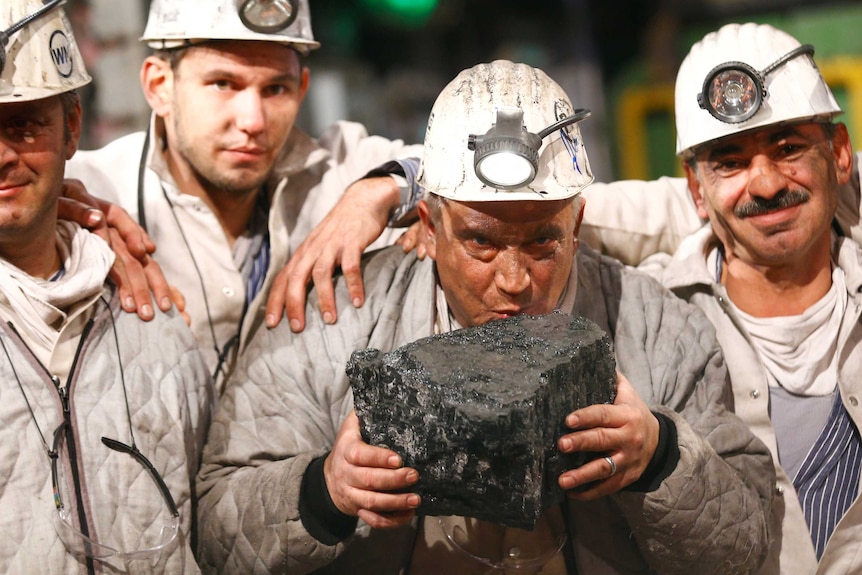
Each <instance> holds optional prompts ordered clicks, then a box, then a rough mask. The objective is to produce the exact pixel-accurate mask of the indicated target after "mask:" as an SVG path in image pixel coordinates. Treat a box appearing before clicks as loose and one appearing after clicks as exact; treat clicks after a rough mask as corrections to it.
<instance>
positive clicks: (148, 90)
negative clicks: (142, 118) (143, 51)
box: [141, 56, 174, 118]
mask: <svg viewBox="0 0 862 575" xmlns="http://www.w3.org/2000/svg"><path fill="white" fill-rule="evenodd" d="M141 89H142V90H143V92H144V97H145V98H146V99H147V103H148V104H149V105H150V108H152V109H153V112H155V114H156V115H157V116H160V117H162V118H163V117H165V116H166V115H167V114H168V113H169V112H170V109H171V103H172V102H173V95H174V93H173V92H174V71H173V70H172V69H171V65H170V63H168V62H166V61H164V60H162V59H161V58H156V57H155V56H149V57H147V59H146V60H144V63H143V64H142V65H141Z"/></svg>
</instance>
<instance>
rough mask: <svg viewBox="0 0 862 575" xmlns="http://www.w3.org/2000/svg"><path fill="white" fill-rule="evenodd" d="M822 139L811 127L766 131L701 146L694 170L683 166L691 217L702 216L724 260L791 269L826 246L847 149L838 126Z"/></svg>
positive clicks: (846, 168) (845, 173) (848, 159)
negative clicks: (721, 248)
mask: <svg viewBox="0 0 862 575" xmlns="http://www.w3.org/2000/svg"><path fill="white" fill-rule="evenodd" d="M827 134H828V132H827V130H826V129H825V128H824V126H823V125H821V124H818V123H813V122H808V123H800V124H791V125H785V126H772V127H766V128H762V129H760V130H754V131H752V132H749V133H745V134H740V135H738V136H733V137H730V138H724V139H722V140H720V141H718V142H717V143H715V144H714V145H711V146H705V149H703V150H700V151H698V153H697V155H696V158H695V168H696V171H695V169H692V167H691V166H689V165H686V166H685V168H686V175H687V177H688V183H689V188H690V189H691V191H692V195H693V196H694V199H695V202H696V203H697V206H698V212H699V214H700V216H701V217H708V218H709V220H710V222H711V223H712V226H713V229H714V230H715V233H716V235H717V236H718V238H719V239H720V240H721V242H722V243H723V244H724V248H725V255H726V257H727V258H728V261H730V260H732V259H733V258H739V259H741V260H743V261H744V262H745V263H747V264H748V265H750V266H767V267H780V266H792V265H798V264H800V263H801V262H804V261H806V259H807V258H808V256H809V255H810V254H812V250H822V249H823V247H824V246H829V238H830V233H831V232H830V227H831V223H832V219H833V216H834V215H835V209H836V206H837V202H838V192H837V187H838V186H839V185H841V184H843V183H846V182H847V180H848V178H849V177H850V169H851V164H852V150H851V148H850V140H849V137H848V135H847V130H846V128H845V127H844V126H843V125H842V124H838V125H836V126H835V133H834V136H833V137H831V138H830V137H829V136H828V135H827ZM826 249H827V250H828V247H826ZM827 253H828V252H827Z"/></svg>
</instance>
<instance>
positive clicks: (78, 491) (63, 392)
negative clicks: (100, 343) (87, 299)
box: [51, 318, 96, 575]
mask: <svg viewBox="0 0 862 575" xmlns="http://www.w3.org/2000/svg"><path fill="white" fill-rule="evenodd" d="M94 323H95V322H94V320H93V318H90V319H89V320H88V321H87V324H86V325H85V326H84V331H83V332H81V339H79V340H78V349H76V350H75V359H73V360H72V368H71V369H70V370H69V377H68V378H67V379H66V386H65V387H61V386H60V378H59V377H57V376H56V375H52V376H51V380H52V381H53V382H54V385H55V386H56V388H57V393H59V394H60V401H61V402H62V403H63V420H64V421H65V422H66V447H67V449H68V450H69V461H70V463H71V466H72V482H73V483H74V484H75V502H76V504H77V507H78V523H79V524H80V528H81V533H82V534H83V535H85V536H86V537H87V538H89V537H90V529H89V526H88V523H87V514H86V512H85V511H84V497H83V489H82V488H81V476H80V474H79V473H78V464H79V461H78V451H77V448H76V447H75V433H74V430H73V428H72V412H71V410H70V409H69V400H70V397H69V388H70V387H71V385H72V381H73V380H74V378H75V374H76V372H77V369H78V360H79V359H80V357H81V350H82V349H83V348H84V342H85V341H86V340H87V336H89V335H90V331H91V330H92V329H93V324H94ZM86 562H87V573H90V574H92V575H95V573H96V566H95V562H94V560H93V558H92V557H86Z"/></svg>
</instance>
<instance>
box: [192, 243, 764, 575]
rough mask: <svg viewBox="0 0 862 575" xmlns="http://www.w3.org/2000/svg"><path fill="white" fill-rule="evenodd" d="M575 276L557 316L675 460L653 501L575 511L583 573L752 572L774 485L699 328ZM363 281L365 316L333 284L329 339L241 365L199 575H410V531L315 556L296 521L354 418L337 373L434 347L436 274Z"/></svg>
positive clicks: (395, 252)
mask: <svg viewBox="0 0 862 575" xmlns="http://www.w3.org/2000/svg"><path fill="white" fill-rule="evenodd" d="M576 265H577V266H578V273H577V295H576V300H575V305H574V309H573V310H567V311H571V312H573V313H575V314H578V315H583V316H586V317H588V318H590V319H592V320H593V321H595V322H596V323H597V324H598V325H599V326H601V327H602V328H603V329H605V330H606V331H607V332H608V333H609V335H610V336H611V338H612V340H613V342H614V346H615V353H616V358H617V361H618V368H619V370H620V371H621V372H622V373H623V374H625V375H626V376H627V377H628V379H629V380H630V381H631V383H632V385H633V386H634V388H635V389H636V390H637V392H638V394H639V395H640V396H641V397H642V398H643V399H644V401H645V402H646V403H647V404H648V405H650V406H651V408H652V409H654V410H656V411H660V412H661V413H663V414H666V415H667V416H668V417H670V418H671V419H672V420H673V422H674V423H675V425H676V428H677V431H678V443H679V450H680V454H681V455H680V460H679V463H678V465H677V467H676V469H675V470H674V471H673V473H672V474H671V475H670V476H669V477H667V478H666V479H665V480H664V481H663V482H662V483H661V485H660V486H659V488H658V489H657V490H655V491H652V492H649V493H635V492H620V493H616V494H614V495H612V496H609V497H605V498H602V499H600V500H598V501H595V502H592V503H578V502H573V501H570V502H569V504H568V508H567V511H568V514H567V516H566V519H567V522H568V532H569V533H570V534H571V535H572V536H573V537H572V547H573V552H574V556H575V558H576V561H577V569H578V572H579V573H588V574H591V575H602V574H609V573H648V572H649V573H652V572H656V573H664V574H671V573H675V574H680V575H682V574H686V575H690V574H691V573H727V574H731V573H732V574H739V573H750V572H753V570H754V569H756V568H757V567H758V566H759V565H760V562H761V560H762V558H763V556H764V554H765V552H766V548H767V546H768V541H767V515H768V513H769V508H770V501H771V498H772V492H773V489H772V488H773V482H774V472H773V469H772V463H771V460H770V457H769V454H768V451H767V449H766V448H765V446H763V445H762V444H761V443H760V442H759V441H757V440H756V439H755V438H754V437H753V435H752V434H751V432H750V431H749V430H748V429H747V428H746V427H745V425H744V424H743V423H742V422H741V421H740V420H739V419H738V418H737V417H736V416H734V415H732V414H730V413H729V412H728V411H727V410H726V409H725V403H726V402H728V401H729V400H730V395H729V394H730V389H729V387H728V386H727V380H726V371H725V367H724V364H723V359H722V356H721V354H720V353H719V351H718V344H717V342H716V340H715V336H714V332H713V329H712V327H711V326H710V325H709V322H708V320H707V319H706V318H705V317H704V316H703V315H702V314H701V313H700V312H699V311H698V310H697V309H695V308H693V307H691V306H689V305H688V304H686V303H685V302H683V301H681V300H679V299H677V298H675V297H673V296H672V295H671V294H670V293H669V292H667V291H666V290H664V289H663V288H661V286H659V285H658V284H657V283H656V282H654V281H652V280H651V279H649V278H647V277H646V276H644V275H642V274H639V273H637V272H634V271H632V270H630V269H628V268H625V267H624V266H622V265H621V264H619V262H616V261H614V260H610V259H607V258H601V257H600V256H598V255H597V254H596V253H595V252H593V251H592V250H590V249H589V248H583V249H581V250H579V251H578V255H577V258H576ZM364 277H365V282H366V293H367V296H368V297H367V300H366V303H365V305H364V306H363V307H362V308H360V309H355V308H353V307H352V306H350V305H345V304H347V302H348V294H347V290H346V287H345V285H344V282H343V280H339V283H338V285H337V290H336V293H337V296H338V303H339V305H340V306H341V307H340V308H339V309H343V310H344V312H342V315H341V316H340V317H339V320H338V323H337V324H335V325H331V326H324V325H322V323H321V322H320V321H319V320H318V319H316V318H315V319H313V320H311V322H310V324H309V326H308V327H307V328H306V330H305V331H304V332H302V333H301V334H292V333H291V332H290V330H289V329H287V328H286V327H285V328H282V327H281V326H280V327H279V328H278V329H275V330H260V331H258V333H257V334H256V336H255V339H254V341H253V342H252V343H251V344H250V345H249V348H248V349H247V351H246V353H245V354H244V357H243V358H242V360H241V365H240V368H239V369H238V372H237V374H236V377H235V378H234V379H232V380H231V382H230V384H229V385H228V388H227V390H226V393H225V395H224V396H223V398H222V400H221V403H220V406H219V409H218V413H217V415H216V417H215V418H214V423H213V426H212V430H211V433H210V437H209V440H208V445H207V448H206V449H205V455H204V462H203V464H202V469H201V474H200V477H199V481H198V486H199V494H200V496H201V499H200V505H199V514H200V518H201V529H202V531H201V539H200V553H199V559H200V561H201V566H202V569H203V570H204V571H205V572H210V573H250V572H256V573H293V574H299V573H308V572H311V571H314V570H315V569H318V568H323V567H326V566H328V568H327V569H324V571H325V572H330V573H352V574H362V573H374V574H396V573H404V572H406V569H407V568H408V565H409V562H410V556H411V553H412V551H413V549H414V547H415V546H416V537H417V531H416V529H415V523H414V525H412V526H410V527H407V528H402V529H398V530H394V531H386V530H371V531H370V533H369V530H368V528H367V526H364V527H363V526H362V523H361V522H360V527H359V529H358V530H357V533H356V535H355V536H354V537H353V538H351V539H349V540H347V541H343V542H341V543H338V544H337V545H325V544H323V543H321V542H320V541H318V540H316V539H315V538H314V537H312V536H311V535H310V534H309V533H308V532H307V531H306V530H305V528H304V527H303V523H302V521H301V519H300V515H299V510H298V504H299V493H300V484H301V481H302V478H303V474H304V473H305V470H306V468H307V466H308V465H309V463H310V462H311V461H312V460H313V459H314V458H316V457H319V456H321V455H322V454H324V453H326V452H327V450H329V449H330V448H331V447H332V445H333V443H334V441H335V438H336V434H337V432H338V430H339V428H340V427H341V424H342V422H343V420H344V419H345V417H346V416H347V415H348V414H349V413H350V411H351V409H352V406H353V402H352V395H351V392H350V387H349V383H348V379H347V376H346V375H345V372H344V368H345V364H346V362H347V360H348V358H349V356H350V354H351V352H352V351H354V350H358V349H363V348H366V347H373V348H377V349H380V350H384V351H387V350H391V349H394V348H396V347H398V346H401V345H403V344H406V343H408V342H411V341H414V340H416V339H418V338H421V337H425V336H429V335H431V334H432V333H433V326H434V322H435V303H434V302H435V298H434V294H435V289H436V281H435V273H434V265H433V262H431V261H430V260H426V261H418V260H416V258H415V256H413V255H404V254H402V253H401V250H400V249H399V248H392V249H390V250H387V251H384V252H381V253H379V254H376V255H375V257H372V258H371V259H370V261H369V262H368V263H367V267H366V268H365V270H364ZM574 288H575V286H570V289H574ZM309 303H310V305H315V304H314V295H312V297H311V300H310V302H309ZM311 317H314V314H311ZM704 438H706V439H704ZM433 519H435V518H422V517H420V518H419V520H420V521H421V520H433ZM451 553H459V552H457V551H453V550H452V549H449V550H446V551H445V552H441V553H440V554H438V555H437V556H436V557H435V561H439V563H438V564H437V565H439V569H440V570H439V571H438V572H446V570H445V566H446V556H447V555H448V554H451ZM414 567H415V566H414ZM480 567H481V565H479V564H478V563H477V564H476V565H475V568H476V569H477V570H478V569H480ZM449 572H457V571H452V570H449Z"/></svg>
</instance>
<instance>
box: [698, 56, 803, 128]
mask: <svg viewBox="0 0 862 575" xmlns="http://www.w3.org/2000/svg"><path fill="white" fill-rule="evenodd" d="M803 54H807V55H808V56H813V55H814V46H812V45H811V44H804V45H802V46H799V47H798V48H795V49H793V50H791V51H790V52H788V53H787V54H785V55H784V56H782V57H781V58H779V59H778V60H776V61H775V62H773V63H772V64H770V65H769V66H767V67H766V68H764V69H763V70H761V71H759V72H758V71H757V70H755V69H754V68H752V67H751V66H749V65H748V64H745V63H743V62H726V63H724V64H719V65H718V66H716V67H715V68H713V69H712V70H711V71H710V72H709V74H707V76H706V80H704V82H703V89H702V91H701V93H700V94H698V95H697V103H698V105H699V106H700V107H701V108H703V109H704V110H706V111H708V112H709V113H710V114H712V116H713V117H715V118H716V119H718V120H720V121H722V122H725V123H727V124H738V123H740V122H744V121H745V120H747V119H749V118H751V117H752V116H753V115H755V114H756V113H757V111H758V110H759V109H760V107H761V106H762V105H763V101H764V100H765V99H766V97H767V96H768V95H769V94H768V93H767V91H766V88H765V87H764V79H765V78H766V77H767V76H768V75H769V74H770V73H772V72H773V71H774V70H775V69H776V68H778V67H780V66H782V65H784V64H786V63H787V62H789V61H790V60H792V59H794V58H796V57H797V56H801V55H803Z"/></svg>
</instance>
